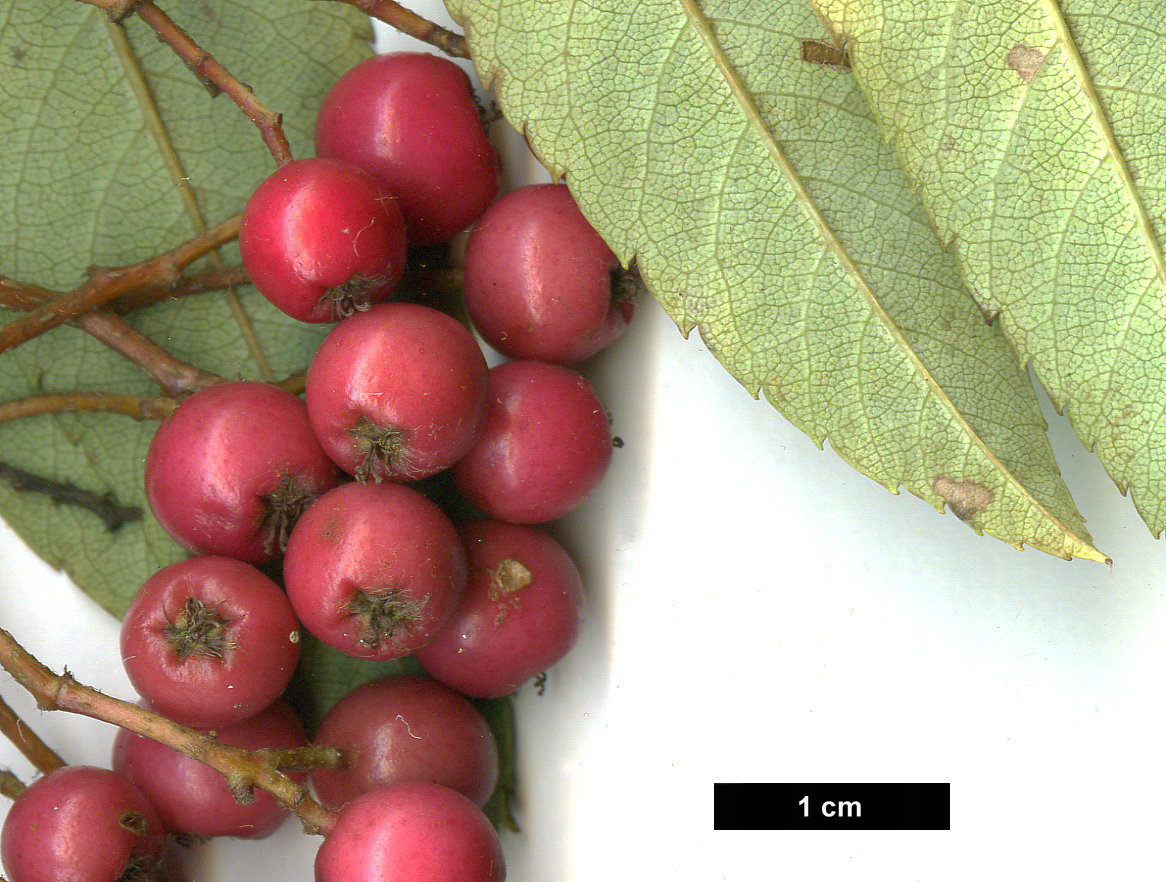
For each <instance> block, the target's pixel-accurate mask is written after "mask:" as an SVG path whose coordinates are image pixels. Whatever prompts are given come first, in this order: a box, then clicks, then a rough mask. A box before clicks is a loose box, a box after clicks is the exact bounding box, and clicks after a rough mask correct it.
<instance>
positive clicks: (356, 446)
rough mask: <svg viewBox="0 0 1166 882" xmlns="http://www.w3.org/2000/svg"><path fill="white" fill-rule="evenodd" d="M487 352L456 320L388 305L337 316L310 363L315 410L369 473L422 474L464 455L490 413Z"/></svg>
mask: <svg viewBox="0 0 1166 882" xmlns="http://www.w3.org/2000/svg"><path fill="white" fill-rule="evenodd" d="M487 382H488V371H487V367H486V360H485V357H484V356H483V355H482V350H481V348H480V347H479V346H478V344H477V342H476V341H475V340H474V338H473V336H472V335H471V334H470V332H469V331H467V330H466V328H465V327H464V326H463V325H462V324H461V323H460V322H458V321H457V320H456V319H454V318H452V317H450V316H449V315H446V314H445V313H443V312H439V311H438V310H436V309H432V308H430V307H428V306H420V305H417V304H413V303H382V304H380V305H378V306H374V307H372V308H371V309H369V310H368V311H367V312H363V313H360V314H359V315H354V316H352V317H351V318H348V319H345V320H344V321H342V322H341V323H340V324H338V325H337V326H336V327H335V328H333V329H332V331H331V332H330V333H329V334H328V336H327V337H326V338H325V339H324V342H323V343H321V344H320V348H319V349H318V350H317V351H316V354H315V356H314V357H313V358H312V363H311V364H310V365H309V366H308V377H307V387H306V392H305V397H306V400H307V407H308V418H309V419H310V421H311V425H312V428H313V429H314V430H315V433H316V436H317V437H318V438H319V439H320V443H321V444H322V445H323V447H324V449H325V450H326V451H327V452H328V455H329V456H330V457H332V459H333V460H335V461H336V462H337V463H338V464H339V465H340V467H341V468H343V469H344V470H345V471H346V472H348V473H349V474H352V475H355V476H356V477H357V478H358V479H360V480H362V481H368V480H372V481H380V480H383V479H385V478H388V479H390V480H415V479H418V478H424V477H428V476H430V475H433V474H436V473H437V472H439V471H442V470H443V469H446V468H448V467H449V466H450V465H452V464H453V463H455V462H456V461H457V460H459V459H460V458H461V457H462V456H463V455H464V454H465V453H466V451H468V450H469V449H470V446H471V445H472V444H473V443H474V441H475V440H476V439H477V437H478V433H479V431H480V430H481V427H482V423H483V421H484V419H485V415H486V386H487Z"/></svg>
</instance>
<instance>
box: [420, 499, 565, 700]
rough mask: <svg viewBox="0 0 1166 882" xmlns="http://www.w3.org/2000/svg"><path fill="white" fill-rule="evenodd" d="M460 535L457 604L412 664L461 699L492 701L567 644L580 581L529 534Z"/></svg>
mask: <svg viewBox="0 0 1166 882" xmlns="http://www.w3.org/2000/svg"><path fill="white" fill-rule="evenodd" d="M461 535H462V539H463V540H464V542H465V545H466V551H467V553H468V555H469V562H470V579H469V584H468V585H467V587H466V594H465V597H464V599H463V600H462V604H461V606H460V607H458V611H457V612H456V613H454V616H453V618H452V619H451V620H450V622H449V624H448V625H446V626H445V628H443V629H442V630H441V632H440V633H439V634H438V635H437V636H436V637H434V638H433V639H432V640H431V641H429V643H427V644H426V645H425V646H422V647H421V648H420V649H418V650H417V653H416V659H417V661H418V662H420V664H421V666H422V667H423V668H425V670H426V672H428V673H429V674H430V675H431V676H433V677H434V678H436V679H437V680H440V681H441V682H442V683H445V684H446V685H447V686H449V687H450V688H452V689H456V690H457V691H458V692H461V693H462V694H464V695H471V696H474V697H477V698H497V697H499V696H502V695H506V694H508V693H510V692H513V691H514V690H515V689H517V688H518V687H519V686H521V685H522V684H523V683H525V682H526V681H527V680H529V679H530V678H531V677H533V676H535V675H536V674H539V673H541V672H543V671H545V670H546V669H547V668H549V667H550V666H551V665H553V664H554V663H555V662H557V661H559V659H561V658H562V657H563V656H564V655H566V654H567V652H568V650H570V649H571V647H572V646H574V645H575V642H576V640H577V639H578V636H579V629H580V627H581V626H582V624H583V616H584V603H583V582H582V579H581V578H580V576H579V570H578V568H577V567H576V566H575V562H574V560H572V559H571V556H570V555H569V554H567V552H566V550H565V549H564V548H563V547H562V546H561V545H560V544H559V543H558V542H556V541H555V540H554V539H553V538H551V537H550V536H549V535H547V534H546V533H544V532H543V531H542V530H540V529H538V528H537V527H532V526H528V525H525V524H508V523H504V522H502V521H494V520H476V521H469V522H467V523H466V524H463V525H462V527H461Z"/></svg>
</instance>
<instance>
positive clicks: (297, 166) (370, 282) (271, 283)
mask: <svg viewBox="0 0 1166 882" xmlns="http://www.w3.org/2000/svg"><path fill="white" fill-rule="evenodd" d="M239 253H240V255H241V257H242V258H243V266H244V268H245V269H246V270H247V274H248V275H249V276H250V277H251V281H252V282H253V283H254V284H255V287H256V288H258V289H259V292H260V293H261V294H263V296H264V297H266V298H267V299H268V300H270V301H271V302H272V303H273V304H274V305H275V306H277V307H278V308H279V309H281V310H283V311H284V312H286V313H287V314H288V315H290V316H292V317H293V318H297V319H299V320H300V321H304V322H334V321H337V320H338V319H341V318H344V317H345V316H348V315H352V313H353V312H356V311H358V310H363V309H367V308H368V307H369V304H371V303H378V302H380V301H382V300H384V299H385V298H386V297H388V296H389V294H391V293H392V292H393V289H394V288H395V287H396V285H397V283H398V282H399V281H400V280H401V275H402V274H403V273H404V271H405V260H406V244H405V221H404V219H403V218H402V217H401V210H400V208H398V207H397V203H396V200H395V199H394V198H393V196H392V194H391V193H390V192H389V191H388V189H387V188H386V187H385V185H384V184H383V183H381V182H380V181H379V180H377V179H376V178H374V177H373V176H372V175H370V174H369V173H368V172H366V171H364V170H363V169H360V168H357V167H356V166H354V165H351V164H349V163H346V162H338V161H336V160H331V159H301V160H298V161H296V162H292V163H289V164H288V165H285V166H284V167H282V168H280V169H278V170H277V171H275V172H274V173H273V174H272V175H271V176H269V177H268V178H267V179H266V180H264V181H263V183H261V184H260V185H259V186H258V187H257V188H256V190H255V192H254V193H253V194H252V196H251V198H250V199H249V200H248V201H247V205H246V207H244V209H243V216H242V219H241V221H240V223H239Z"/></svg>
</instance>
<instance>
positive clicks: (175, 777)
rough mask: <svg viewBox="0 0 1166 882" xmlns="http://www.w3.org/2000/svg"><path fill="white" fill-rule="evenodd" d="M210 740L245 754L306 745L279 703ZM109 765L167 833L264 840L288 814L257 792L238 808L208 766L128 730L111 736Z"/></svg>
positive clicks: (220, 730) (298, 774)
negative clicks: (139, 794) (149, 806)
mask: <svg viewBox="0 0 1166 882" xmlns="http://www.w3.org/2000/svg"><path fill="white" fill-rule="evenodd" d="M215 736H216V737H217V738H218V739H219V740H220V741H222V742H223V743H224V744H230V745H233V746H234V747H242V748H245V749H247V750H256V749H259V748H274V749H277V750H294V749H296V748H300V747H304V746H305V745H306V744H307V736H306V735H305V734H304V730H303V727H302V726H301V725H300V721H299V719H297V717H296V715H295V713H294V712H293V711H292V709H291V705H289V704H288V703H287V702H286V701H282V700H281V701H277V702H276V703H275V704H274V705H272V706H271V707H269V708H267V709H266V710H264V711H262V712H261V713H260V714H259V715H258V716H255V717H252V718H251V719H248V720H244V721H243V722H241V723H236V724H235V725H233V726H225V727H220V728H217V729H215ZM112 761H113V769H114V771H116V772H118V773H119V774H121V775H124V776H125V777H126V778H128V779H129V780H130V781H132V782H133V783H134V784H135V785H137V786H138V787H139V788H140V789H141V790H142V792H143V793H145V794H146V796H147V797H148V798H149V800H150V802H151V803H152V804H153V806H154V807H155V808H156V809H157V811H158V816H159V817H160V818H161V820H162V824H163V826H164V827H165V828H166V830H167V831H169V832H171V833H188V834H191V835H193V836H205V837H212V836H231V837H235V838H237V839H263V838H264V837H267V836H270V835H271V834H272V833H274V832H275V831H276V830H277V829H278V828H279V826H280V825H281V824H282V823H283V822H284V820H285V819H286V818H287V817H288V815H289V814H290V813H289V811H288V810H287V809H286V808H284V807H283V806H281V805H280V804H279V803H278V802H276V801H275V799H274V797H272V796H271V795H270V794H268V793H265V792H264V791H262V790H260V789H258V788H255V791H254V794H255V800H254V801H253V802H250V803H247V804H246V805H244V804H242V803H240V802H239V801H238V800H237V799H235V797H234V795H233V794H232V793H231V790H230V788H229V787H228V786H227V782H226V779H225V778H223V776H222V775H221V774H219V773H218V772H216V771H215V770H214V769H212V768H211V767H210V766H208V765H206V764H205V763H200V762H199V761H198V760H195V759H191V758H190V757H188V756H186V755H185V754H183V753H179V752H178V751H176V750H174V749H173V748H170V747H167V746H166V745H165V744H161V743H159V742H157V741H154V740H153V739H150V738H145V737H143V736H141V735H135V734H134V733H133V732H130V731H129V730H128V729H121V730H119V731H118V733H117V735H116V736H115V737H114V741H113V757H112ZM288 774H289V775H290V776H291V777H292V778H293V779H295V780H298V781H301V782H302V781H304V779H305V778H306V777H307V775H306V773H303V772H290V773H288Z"/></svg>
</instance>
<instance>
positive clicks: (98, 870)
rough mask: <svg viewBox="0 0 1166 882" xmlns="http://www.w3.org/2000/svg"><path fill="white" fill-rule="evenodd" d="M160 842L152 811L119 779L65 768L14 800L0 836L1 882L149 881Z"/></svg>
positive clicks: (96, 771) (99, 772)
mask: <svg viewBox="0 0 1166 882" xmlns="http://www.w3.org/2000/svg"><path fill="white" fill-rule="evenodd" d="M164 844H165V831H164V830H163V829H162V822H161V821H160V820H159V818H158V813H157V812H156V811H155V810H154V807H153V806H152V805H151V804H150V802H149V800H148V799H146V796H145V794H143V793H142V791H141V790H139V789H138V788H137V787H135V786H134V785H133V784H132V783H130V782H129V781H128V780H127V779H126V778H124V777H122V776H121V775H119V774H117V773H116V772H111V771H109V770H108V769H99V768H96V767H94V766H66V767H65V768H62V769H57V770H56V771H53V772H49V773H48V774H46V775H44V776H43V777H41V778H38V779H37V780H35V781H33V782H32V783H31V784H30V785H28V787H27V788H26V789H25V790H23V791H22V792H21V793H20V795H19V796H17V797H16V799H15V800H13V803H12V806H11V807H10V808H9V810H8V816H7V817H6V818H5V819H4V828H3V832H2V833H0V860H2V861H3V863H4V871H5V873H6V874H7V879H8V882H65V880H76V882H120V880H122V879H125V878H152V877H151V876H150V875H149V874H150V873H152V871H153V870H154V869H155V868H157V866H158V864H159V862H160V860H161V852H162V847H163V845H164ZM131 872H136V873H137V874H139V875H138V876H134V877H131V876H130V875H129V873H131Z"/></svg>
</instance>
